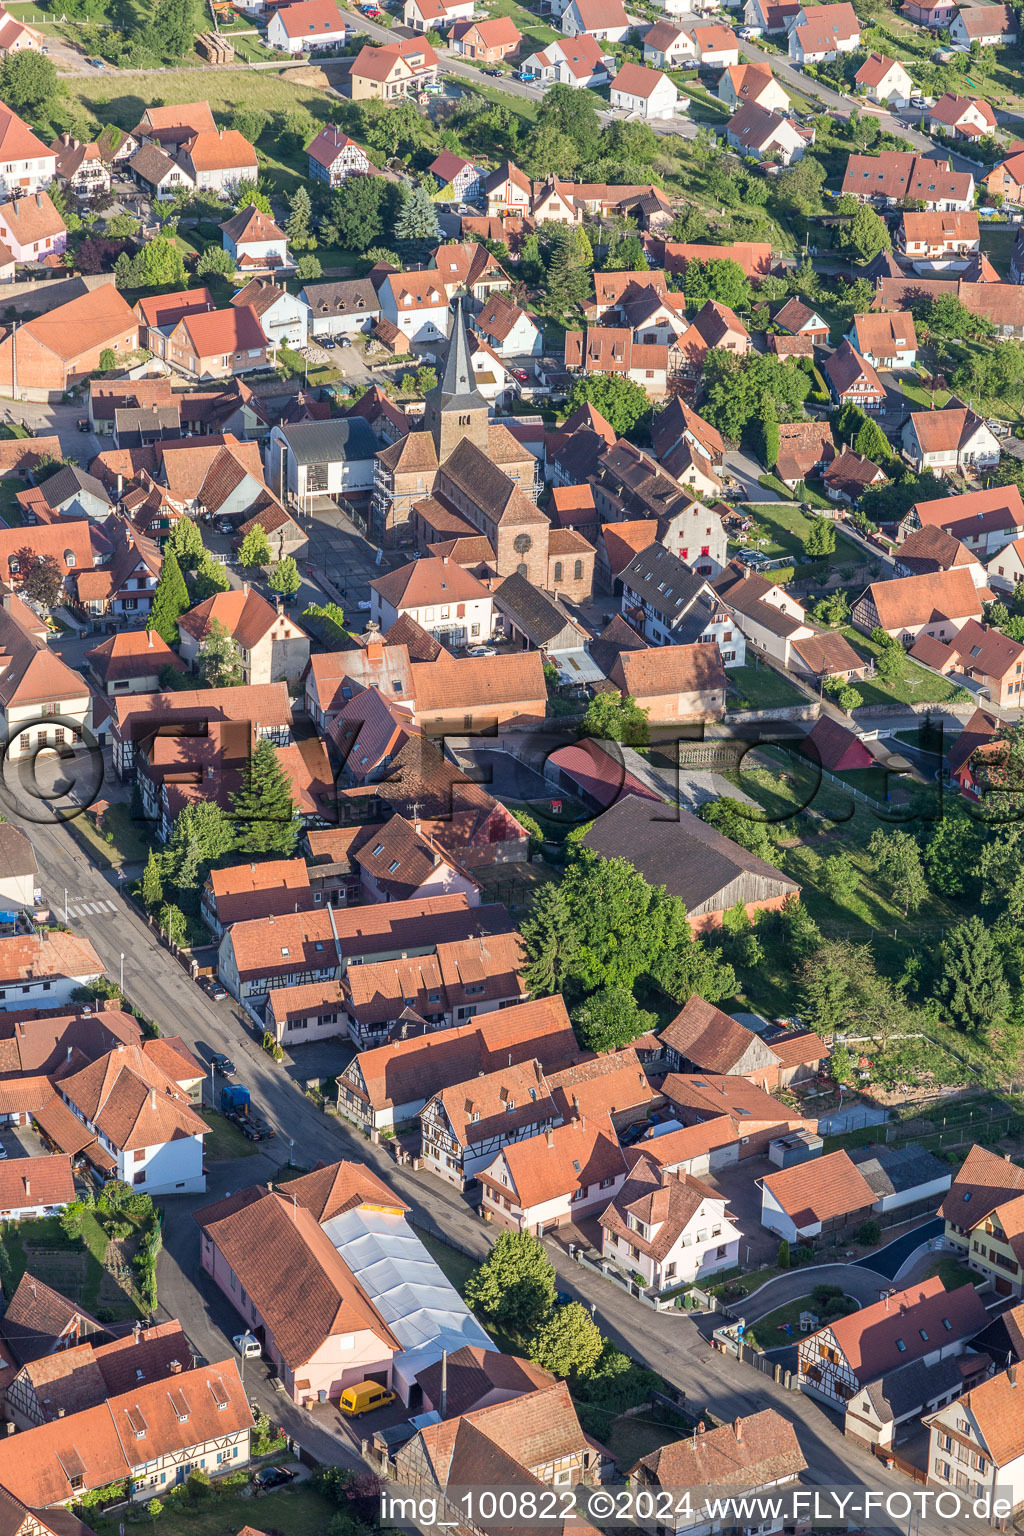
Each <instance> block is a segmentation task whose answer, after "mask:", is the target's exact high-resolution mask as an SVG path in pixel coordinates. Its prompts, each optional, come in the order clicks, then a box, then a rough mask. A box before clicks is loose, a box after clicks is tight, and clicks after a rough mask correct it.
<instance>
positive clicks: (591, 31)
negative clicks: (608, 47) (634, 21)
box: [559, 0, 629, 43]
mask: <svg viewBox="0 0 1024 1536" xmlns="http://www.w3.org/2000/svg"><path fill="white" fill-rule="evenodd" d="M559 26H560V27H561V29H562V31H563V32H564V33H565V34H566V36H567V37H578V36H579V34H580V33H581V32H585V33H586V34H587V36H588V37H592V38H594V39H595V41H596V42H602V43H621V42H622V41H623V39H624V38H625V36H626V34H627V32H628V31H629V20H628V18H627V16H626V12H625V9H624V7H623V4H622V0H569V4H568V5H567V6H566V8H565V10H564V11H563V12H562V16H561V19H560V21H559Z"/></svg>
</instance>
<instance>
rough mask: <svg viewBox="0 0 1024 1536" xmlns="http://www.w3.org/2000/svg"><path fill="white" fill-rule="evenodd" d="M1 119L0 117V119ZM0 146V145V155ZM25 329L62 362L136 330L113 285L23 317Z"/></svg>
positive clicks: (113, 341)
mask: <svg viewBox="0 0 1024 1536" xmlns="http://www.w3.org/2000/svg"><path fill="white" fill-rule="evenodd" d="M2 121H3V119H2V117H0V123H2ZM2 153H3V150H2V146H0V155H2ZM23 330H25V331H27V332H28V333H29V334H30V335H31V336H32V337H33V338H34V340H36V341H38V342H39V344H40V346H42V347H45V348H46V350H47V351H49V352H53V353H55V354H56V355H57V356H58V357H59V358H61V359H62V360H63V361H64V362H73V361H74V360H75V359H76V358H78V357H81V356H83V355H84V354H85V353H91V352H94V351H98V350H99V349H101V348H102V347H105V346H108V345H114V343H115V342H118V341H119V340H121V339H122V338H123V337H124V336H125V335H129V334H132V333H134V331H135V330H136V321H135V316H134V315H133V314H132V312H131V310H130V309H129V308H128V305H127V304H126V303H125V301H124V299H123V298H122V297H121V295H120V294H119V293H118V291H117V289H116V288H115V287H114V285H113V284H112V283H111V284H108V285H105V286H103V287H100V288H91V289H90V290H89V292H88V293H83V294H81V295H80V296H79V297H78V298H77V299H71V300H69V302H68V303H67V304H61V305H58V307H57V308H56V309H51V310H50V311H49V312H48V313H47V314H45V315H36V316H35V317H34V318H33V319H32V320H26V321H25V323H24V327H23Z"/></svg>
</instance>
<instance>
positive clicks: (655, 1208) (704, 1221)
mask: <svg viewBox="0 0 1024 1536" xmlns="http://www.w3.org/2000/svg"><path fill="white" fill-rule="evenodd" d="M626 1160H627V1162H628V1163H629V1165H630V1168H629V1174H628V1177H627V1178H626V1181H625V1183H624V1184H623V1185H622V1187H621V1189H620V1190H619V1192H618V1194H617V1195H615V1196H614V1197H613V1198H612V1200H611V1202H610V1204H609V1205H608V1206H607V1207H606V1209H605V1210H604V1211H602V1213H601V1216H600V1224H601V1253H602V1256H603V1257H604V1258H606V1259H610V1260H611V1262H612V1263H613V1264H615V1265H616V1266H617V1267H618V1268H619V1269H622V1270H625V1271H626V1272H627V1273H628V1274H630V1275H633V1274H637V1275H642V1276H643V1281H644V1285H645V1287H647V1288H649V1289H651V1290H654V1291H665V1290H670V1289H671V1288H672V1287H674V1286H680V1285H686V1284H691V1283H694V1282H697V1281H701V1280H703V1279H705V1278H706V1277H707V1276H709V1275H713V1274H715V1273H716V1271H718V1270H722V1269H731V1268H734V1267H735V1265H736V1263H737V1259H738V1255H739V1243H740V1232H739V1228H738V1227H736V1226H735V1225H734V1223H733V1222H732V1221H731V1220H730V1218H729V1216H728V1214H727V1205H728V1203H727V1201H726V1199H725V1198H724V1196H722V1195H720V1194H719V1192H718V1191H717V1190H716V1189H713V1188H712V1187H711V1185H709V1184H705V1183H702V1182H701V1180H699V1179H697V1178H695V1177H694V1176H693V1175H692V1174H689V1173H666V1172H665V1171H664V1169H662V1168H659V1167H658V1166H657V1165H656V1164H654V1163H652V1162H650V1161H649V1160H648V1158H647V1157H646V1155H645V1153H644V1151H643V1148H642V1147H633V1148H631V1149H630V1150H629V1151H628V1152H627V1154H626Z"/></svg>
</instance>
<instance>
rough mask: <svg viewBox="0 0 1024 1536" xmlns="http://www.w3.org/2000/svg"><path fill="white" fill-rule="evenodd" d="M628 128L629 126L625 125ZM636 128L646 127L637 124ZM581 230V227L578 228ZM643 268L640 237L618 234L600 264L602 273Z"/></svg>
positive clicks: (642, 249) (633, 270)
mask: <svg viewBox="0 0 1024 1536" xmlns="http://www.w3.org/2000/svg"><path fill="white" fill-rule="evenodd" d="M625 126H630V125H628V124H627V125H625ZM636 126H637V127H641V126H646V125H641V124H639V123H638V124H637V125H636ZM580 228H582V226H580ZM643 266H644V248H643V244H642V243H641V240H640V236H639V235H634V234H620V235H616V236H615V238H614V239H613V240H612V241H611V242H610V244H609V246H608V252H607V255H606V256H605V258H604V261H603V262H602V263H601V270H602V271H604V272H638V271H642V270H643Z"/></svg>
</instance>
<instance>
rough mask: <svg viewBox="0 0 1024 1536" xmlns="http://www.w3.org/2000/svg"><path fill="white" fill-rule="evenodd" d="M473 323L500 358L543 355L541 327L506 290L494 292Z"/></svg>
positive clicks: (475, 316) (474, 317) (474, 327)
mask: <svg viewBox="0 0 1024 1536" xmlns="http://www.w3.org/2000/svg"><path fill="white" fill-rule="evenodd" d="M472 324H473V329H474V330H475V331H476V332H477V334H478V335H480V336H482V337H483V339H484V340H485V341H486V342H487V344H488V346H490V347H492V348H493V349H494V351H495V352H497V354H498V356H499V357H501V358H505V357H509V358H512V357H540V356H541V354H542V353H543V351H544V332H543V330H542V329H541V327H540V326H539V325H538V324H537V322H536V320H534V318H533V316H532V315H528V314H527V313H526V311H525V310H523V309H520V308H519V305H518V304H515V303H513V301H512V300H511V299H510V298H508V297H507V295H506V294H504V293H495V294H492V296H491V297H490V298H489V299H488V300H487V302H486V303H485V304H484V307H483V309H481V310H480V312H479V313H478V314H476V315H474V316H473V322H472Z"/></svg>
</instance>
